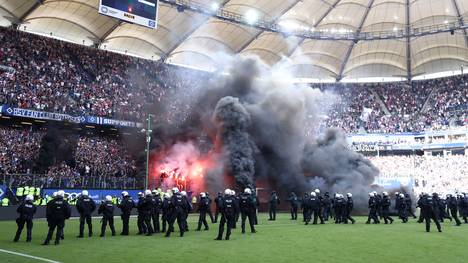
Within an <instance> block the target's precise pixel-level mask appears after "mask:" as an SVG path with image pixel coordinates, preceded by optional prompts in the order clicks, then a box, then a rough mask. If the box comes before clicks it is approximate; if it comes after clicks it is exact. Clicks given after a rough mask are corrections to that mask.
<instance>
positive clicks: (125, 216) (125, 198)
mask: <svg viewBox="0 0 468 263" xmlns="http://www.w3.org/2000/svg"><path fill="white" fill-rule="evenodd" d="M118 207H119V208H120V211H121V212H122V214H121V215H120V218H122V233H120V235H122V236H128V228H129V226H128V223H129V221H130V215H131V213H132V209H133V208H134V207H135V202H134V201H133V200H132V197H131V196H130V195H129V194H128V192H127V191H123V192H122V201H121V202H120V204H119V205H118Z"/></svg>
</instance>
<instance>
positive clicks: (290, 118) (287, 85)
mask: <svg viewBox="0 0 468 263" xmlns="http://www.w3.org/2000/svg"><path fill="white" fill-rule="evenodd" d="M223 59H224V58H223V57H222V58H220V59H218V61H223ZM224 61H225V63H224V64H225V68H224V69H223V71H224V72H228V74H217V75H215V76H214V77H212V78H211V79H210V80H208V81H206V83H205V84H204V85H200V88H192V89H189V90H180V91H178V92H176V93H175V94H174V97H172V98H167V99H168V101H178V103H179V104H181V105H186V109H188V110H187V111H186V112H185V114H186V115H185V116H184V117H183V118H180V116H179V119H182V121H174V120H170V117H168V119H169V121H168V123H167V124H163V126H164V127H165V130H166V131H168V132H167V133H166V136H169V137H171V138H180V137H181V136H180V135H181V134H183V136H182V137H184V136H185V137H189V138H190V139H191V140H193V139H194V138H195V139H196V138H206V137H207V136H206V135H207V134H208V135H210V134H211V136H208V137H210V138H213V137H218V138H219V137H221V138H222V142H223V147H224V149H225V150H226V151H224V153H227V154H228V155H229V156H227V157H226V156H224V157H223V158H220V160H223V161H224V167H225V169H227V170H230V172H233V173H234V175H233V174H231V175H233V176H236V175H237V176H236V179H237V182H236V183H237V186H238V187H241V186H245V185H246V184H247V183H250V178H253V180H254V181H257V180H261V181H267V182H268V183H269V185H270V186H271V187H272V188H274V189H275V190H277V191H279V192H282V193H283V194H287V193H289V192H290V191H295V192H296V193H303V192H306V191H311V190H313V189H314V188H315V187H318V188H320V189H321V190H322V191H329V192H331V193H334V192H337V193H343V194H345V193H347V192H351V193H353V195H354V196H355V197H356V205H357V206H364V205H365V203H366V202H365V201H366V199H367V194H368V193H369V192H370V191H372V189H371V184H372V182H373V181H374V177H375V176H376V175H378V173H379V171H378V170H377V168H375V167H374V166H373V165H372V164H371V163H370V162H369V161H367V160H366V159H365V158H364V157H363V156H361V155H359V154H357V153H355V152H353V151H351V150H349V149H348V148H347V147H346V146H347V144H346V140H345V136H344V134H343V133H342V132H341V131H339V130H328V131H322V132H319V131H320V129H319V127H321V126H322V123H323V121H324V118H326V117H325V116H326V115H327V113H328V111H329V110H330V108H331V107H332V105H333V103H334V102H335V100H336V96H335V95H333V94H332V93H328V92H323V91H320V90H319V89H313V88H311V87H309V86H306V85H295V84H293V83H292V82H291V78H289V70H288V69H289V65H288V63H287V62H286V63H279V64H277V65H278V66H274V67H271V66H267V65H265V64H263V63H262V62H261V61H259V60H258V59H256V58H245V57H234V58H233V57H229V58H227V59H225V60H224ZM220 63H221V62H220ZM171 108H173V107H168V109H169V110H168V111H170V110H171ZM213 116H214V118H213ZM217 121H218V122H221V123H222V124H221V125H219V124H218V125H217V124H216V122H217ZM171 133H172V135H171ZM320 134H323V135H320ZM155 140H158V138H155ZM159 140H161V139H159ZM167 141H171V140H167ZM207 143H208V144H210V145H211V146H213V145H214V142H213V141H209V140H208V142H207ZM252 169H254V172H252ZM239 175H241V176H239ZM207 177H208V178H209V180H210V182H209V185H217V186H219V185H222V183H221V182H222V180H223V173H222V172H220V171H218V172H211V173H209V176H207ZM216 180H218V181H217V182H216ZM209 190H210V191H219V190H220V189H209ZM239 190H242V189H239Z"/></svg>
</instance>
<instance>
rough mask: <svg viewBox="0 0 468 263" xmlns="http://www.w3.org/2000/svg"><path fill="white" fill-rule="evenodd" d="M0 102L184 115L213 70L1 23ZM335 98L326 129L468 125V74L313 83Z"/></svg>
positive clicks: (102, 112)
mask: <svg viewBox="0 0 468 263" xmlns="http://www.w3.org/2000/svg"><path fill="white" fill-rule="evenodd" d="M0 41H1V43H2V45H1V46H0V66H1V68H0V69H1V70H0V88H1V93H0V105H1V104H8V105H10V106H14V107H18V108H25V109H36V110H41V111H49V112H58V113H68V114H74V115H88V114H90V115H94V116H106V117H112V118H116V119H126V120H137V121H141V122H142V121H143V120H144V118H145V117H146V116H147V113H148V112H152V113H155V114H156V121H170V120H173V119H174V118H184V112H187V109H185V108H186V107H187V105H184V104H183V103H182V102H180V101H178V99H177V96H174V94H180V93H177V92H180V91H182V92H185V90H192V91H193V90H197V87H204V85H206V84H207V80H208V79H209V78H210V76H213V75H212V74H210V73H206V72H203V71H196V70H191V69H186V68H181V67H176V66H171V65H168V64H164V63H160V62H154V61H150V60H143V59H137V58H134V57H130V56H124V55H120V54H116V53H111V52H106V51H102V50H99V49H95V48H89V47H84V46H81V45H76V44H72V43H68V42H63V41H58V40H54V39H51V38H46V37H41V36H37V35H33V34H28V33H23V32H20V31H16V30H10V29H5V28H0ZM313 87H315V88H320V89H322V90H327V91H330V92H332V93H334V94H336V95H337V96H336V97H337V100H336V101H335V102H333V106H332V109H331V110H330V112H328V114H327V116H326V117H325V120H326V121H324V124H325V125H326V126H327V127H340V128H342V129H344V130H345V131H347V132H349V133H355V132H384V133H395V132H418V131H423V130H428V129H434V130H440V129H446V128H447V127H448V126H466V125H468V115H467V113H468V75H459V76H452V77H448V78H441V79H434V80H425V81H413V82H412V84H411V85H410V84H407V83H404V82H394V83H380V84H365V85H364V84H316V85H313Z"/></svg>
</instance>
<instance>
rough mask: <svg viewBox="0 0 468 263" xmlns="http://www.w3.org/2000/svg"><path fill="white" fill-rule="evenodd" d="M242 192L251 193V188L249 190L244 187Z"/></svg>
mask: <svg viewBox="0 0 468 263" xmlns="http://www.w3.org/2000/svg"><path fill="white" fill-rule="evenodd" d="M244 193H246V194H251V193H252V190H250V189H249V188H245V189H244Z"/></svg>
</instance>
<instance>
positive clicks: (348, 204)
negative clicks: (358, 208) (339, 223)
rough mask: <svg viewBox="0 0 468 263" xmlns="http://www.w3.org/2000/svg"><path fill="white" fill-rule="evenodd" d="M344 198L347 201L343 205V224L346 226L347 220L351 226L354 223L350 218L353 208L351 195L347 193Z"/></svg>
mask: <svg viewBox="0 0 468 263" xmlns="http://www.w3.org/2000/svg"><path fill="white" fill-rule="evenodd" d="M340 196H341V194H340ZM346 197H347V198H348V199H347V200H346V204H345V215H344V216H343V218H344V223H345V224H347V223H348V220H349V221H351V223H352V224H354V223H356V220H354V218H352V217H351V212H352V211H353V208H354V201H353V194H351V193H347V194H346Z"/></svg>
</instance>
